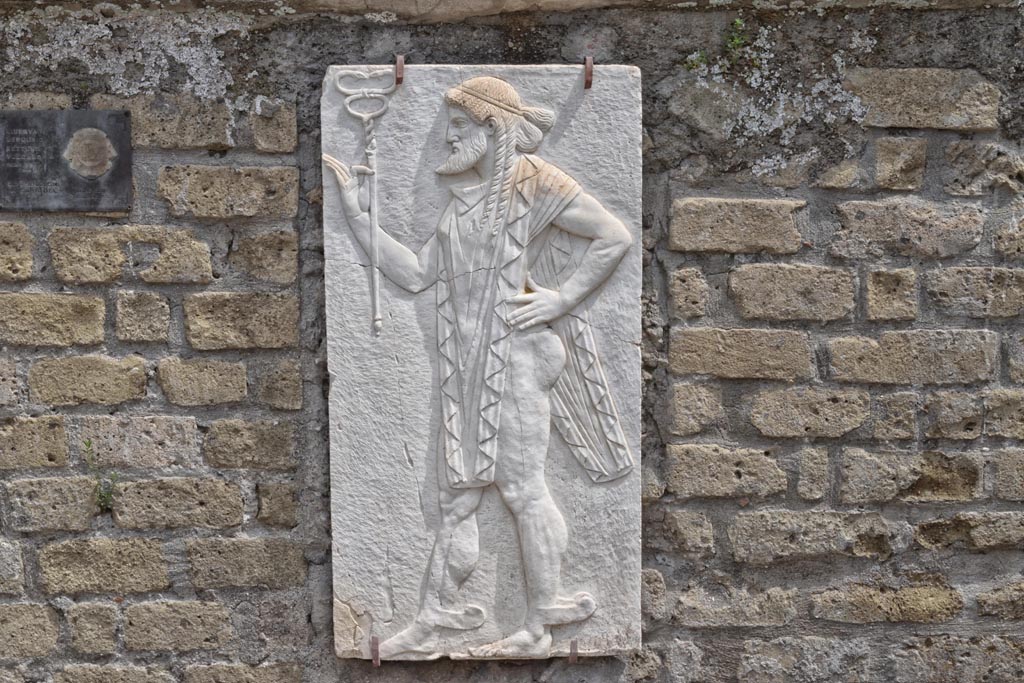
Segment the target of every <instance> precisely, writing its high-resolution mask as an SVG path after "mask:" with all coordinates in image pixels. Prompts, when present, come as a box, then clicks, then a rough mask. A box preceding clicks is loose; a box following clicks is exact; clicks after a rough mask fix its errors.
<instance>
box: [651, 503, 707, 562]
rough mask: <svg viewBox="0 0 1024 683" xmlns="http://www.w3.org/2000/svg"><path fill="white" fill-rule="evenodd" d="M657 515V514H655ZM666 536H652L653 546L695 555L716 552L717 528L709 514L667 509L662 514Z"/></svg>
mask: <svg viewBox="0 0 1024 683" xmlns="http://www.w3.org/2000/svg"><path fill="white" fill-rule="evenodd" d="M655 517H657V515H655ZM661 521H662V525H663V528H664V529H665V532H666V533H665V534H664V537H663V538H661V537H657V538H655V537H652V538H651V539H650V540H651V545H652V547H655V548H658V549H660V550H668V551H672V552H677V553H683V554H684V555H690V556H693V557H712V556H713V555H714V554H715V530H714V527H712V525H711V520H710V519H708V517H707V515H704V514H703V513H700V512H695V511H692V510H677V509H669V510H665V512H664V515H663V516H662V519H661Z"/></svg>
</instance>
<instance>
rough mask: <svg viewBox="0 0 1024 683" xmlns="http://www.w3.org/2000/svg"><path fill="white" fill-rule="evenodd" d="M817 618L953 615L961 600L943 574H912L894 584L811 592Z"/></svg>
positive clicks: (929, 619) (924, 619) (864, 620)
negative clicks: (940, 575)
mask: <svg viewBox="0 0 1024 683" xmlns="http://www.w3.org/2000/svg"><path fill="white" fill-rule="evenodd" d="M811 603H812V614H813V615H814V616H815V617H816V618H818V619H827V620H828V621H840V622H844V623H847V624H869V623H873V622H899V621H913V622H919V623H938V622H943V621H949V620H950V619H953V618H954V617H955V616H956V615H957V614H958V613H959V612H960V610H961V609H963V606H964V601H963V598H962V597H961V596H960V593H958V592H957V591H956V590H955V589H954V588H952V587H950V585H949V583H948V582H947V581H946V580H945V579H944V578H942V577H934V576H930V577H913V578H911V579H910V580H908V581H905V582H902V583H899V584H896V585H884V584H882V585H872V584H860V583H853V584H849V585H846V586H842V587H840V588H836V589H832V590H827V591H823V592H821V593H816V594H814V595H813V596H811Z"/></svg>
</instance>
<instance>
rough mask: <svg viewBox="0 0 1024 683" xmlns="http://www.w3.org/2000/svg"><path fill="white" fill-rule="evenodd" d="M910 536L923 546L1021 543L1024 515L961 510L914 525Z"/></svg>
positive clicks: (986, 546)
mask: <svg viewBox="0 0 1024 683" xmlns="http://www.w3.org/2000/svg"><path fill="white" fill-rule="evenodd" d="M914 540H915V541H917V543H918V544H919V545H921V546H922V547H924V548H929V549H935V548H945V547H949V546H957V545H961V544H962V545H963V546H965V547H966V548H968V549H969V550H978V551H985V550H992V549H995V548H1016V547H1021V546H1024V515H1022V514H1021V513H1018V512H984V513H975V512H964V513H960V514H957V515H953V516H952V517H947V518H940V519H933V520H929V521H925V522H922V523H921V524H918V525H917V529H916V531H915V533H914Z"/></svg>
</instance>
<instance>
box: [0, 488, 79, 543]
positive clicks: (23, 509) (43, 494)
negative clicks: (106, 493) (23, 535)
mask: <svg viewBox="0 0 1024 683" xmlns="http://www.w3.org/2000/svg"><path fill="white" fill-rule="evenodd" d="M5 489H6V492H7V500H8V501H9V504H10V506H11V507H10V509H11V517H10V524H11V528H13V529H14V530H16V531H21V532H33V531H85V530H86V529H88V528H89V527H90V526H92V519H93V517H94V516H95V515H96V514H97V513H98V512H99V508H98V507H97V506H96V495H95V494H96V481H95V480H94V479H92V478H91V477H52V478H46V479H16V480H14V481H8V482H6V484H5Z"/></svg>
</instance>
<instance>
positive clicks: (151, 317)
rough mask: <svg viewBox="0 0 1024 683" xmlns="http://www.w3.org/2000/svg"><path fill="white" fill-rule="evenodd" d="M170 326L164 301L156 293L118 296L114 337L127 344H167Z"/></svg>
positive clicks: (132, 293)
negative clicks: (115, 333) (115, 334)
mask: <svg viewBox="0 0 1024 683" xmlns="http://www.w3.org/2000/svg"><path fill="white" fill-rule="evenodd" d="M170 324H171V307H170V305H169V304H168V303H167V298H166V297H164V296H163V295H161V294H157V293H155V292H123V291H122V292H118V293H117V328H116V332H117V338H118V339H120V340H121V341H127V342H166V341H167V338H168V333H169V330H168V328H169V327H170Z"/></svg>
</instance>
